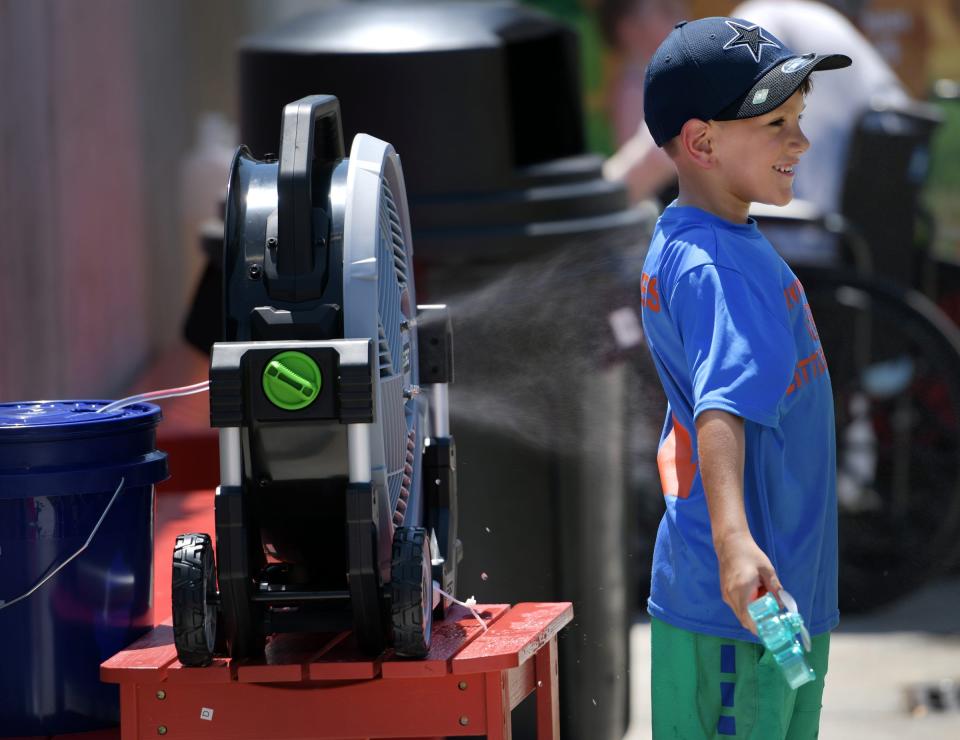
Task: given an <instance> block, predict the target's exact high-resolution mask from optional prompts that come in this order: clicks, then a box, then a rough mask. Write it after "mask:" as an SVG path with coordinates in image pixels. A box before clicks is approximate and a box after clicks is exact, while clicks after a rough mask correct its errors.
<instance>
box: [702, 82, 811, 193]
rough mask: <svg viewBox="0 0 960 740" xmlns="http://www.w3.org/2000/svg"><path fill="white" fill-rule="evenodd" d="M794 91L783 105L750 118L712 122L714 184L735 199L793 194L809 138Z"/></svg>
mask: <svg viewBox="0 0 960 740" xmlns="http://www.w3.org/2000/svg"><path fill="white" fill-rule="evenodd" d="M803 108H804V102H803V93H801V92H800V91H799V90H798V91H797V92H795V93H794V94H793V95H792V96H790V97H789V98H788V99H787V101H786V102H785V103H783V105H781V106H780V107H779V108H775V109H774V110H772V111H770V112H769V113H765V114H764V115H762V116H757V117H755V118H744V119H740V120H735V121H713V122H711V123H712V125H713V126H714V128H715V131H714V137H713V145H714V154H715V157H716V159H715V167H716V173H717V175H718V181H719V184H720V185H721V186H722V187H723V188H724V189H725V190H727V191H728V193H729V194H730V196H732V197H733V198H734V199H735V200H736V201H739V202H740V203H742V204H743V205H744V206H745V207H746V208H749V205H750V203H768V204H770V205H777V206H783V205H786V204H787V203H789V202H790V201H791V200H792V199H793V178H794V175H795V174H796V166H797V164H798V163H799V162H800V157H801V156H802V155H803V153H804V152H805V151H806V150H807V149H808V148H809V147H810V142H809V141H807V138H806V137H805V136H804V135H803V131H801V129H800V118H801V113H802V111H803Z"/></svg>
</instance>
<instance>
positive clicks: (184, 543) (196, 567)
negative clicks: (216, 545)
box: [172, 534, 217, 666]
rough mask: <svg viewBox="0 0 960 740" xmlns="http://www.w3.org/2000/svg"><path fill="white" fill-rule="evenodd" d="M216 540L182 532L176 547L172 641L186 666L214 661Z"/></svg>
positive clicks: (174, 553)
mask: <svg viewBox="0 0 960 740" xmlns="http://www.w3.org/2000/svg"><path fill="white" fill-rule="evenodd" d="M215 573H216V570H215V568H214V560H213V543H212V542H211V541H210V536H209V535H206V534H182V535H180V536H179V537H177V544H176V545H175V546H174V548H173V588H172V602H173V641H174V644H175V645H176V647H177V658H179V660H180V662H181V663H182V664H183V665H185V666H205V665H210V663H211V662H212V661H213V655H214V649H215V642H216V635H217V609H216V607H215V606H212V605H211V604H210V601H211V599H210V598H208V597H209V596H212V595H215V594H216V576H215Z"/></svg>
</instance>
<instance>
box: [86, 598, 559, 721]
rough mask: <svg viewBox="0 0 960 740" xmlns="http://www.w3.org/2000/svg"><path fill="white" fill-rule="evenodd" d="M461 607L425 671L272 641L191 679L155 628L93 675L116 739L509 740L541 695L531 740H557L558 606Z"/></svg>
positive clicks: (325, 644)
mask: <svg viewBox="0 0 960 740" xmlns="http://www.w3.org/2000/svg"><path fill="white" fill-rule="evenodd" d="M477 609H478V611H480V613H481V615H482V616H483V619H484V621H485V622H486V623H487V625H488V629H487V630H486V631H483V629H482V628H481V627H480V625H479V623H478V622H477V621H476V620H475V619H474V618H473V617H472V616H471V615H470V614H469V613H468V612H467V611H466V610H465V609H462V608H460V607H456V608H455V609H454V610H453V611H452V612H451V614H450V615H449V617H448V618H447V619H446V620H444V621H443V622H442V623H439V624H436V625H434V633H433V635H434V637H433V646H432V647H431V650H430V653H429V655H428V656H427V657H426V659H424V660H403V659H400V658H396V657H394V656H393V655H391V654H390V652H389V651H388V652H387V653H385V654H384V655H382V656H381V657H379V658H376V659H374V660H370V659H368V658H364V657H363V656H362V655H361V654H360V653H359V652H358V651H357V649H356V645H355V643H354V641H353V637H352V635H351V634H350V633H349V632H344V633H341V634H338V635H329V634H328V635H282V636H279V637H274V638H273V639H272V640H271V641H270V642H269V643H268V647H267V653H266V656H265V659H263V660H260V661H256V662H239V663H231V662H230V661H229V660H227V659H218V660H217V661H216V662H215V663H214V665H211V666H209V667H206V668H186V667H184V666H182V665H180V663H179V661H178V660H177V659H176V650H175V649H174V646H173V633H172V629H171V628H170V626H169V625H160V626H158V627H156V628H155V629H154V630H153V631H152V632H150V633H148V634H147V635H145V636H144V637H143V638H141V639H140V640H139V641H137V642H136V643H134V644H133V645H131V646H130V647H129V648H127V649H126V650H124V651H122V652H120V653H118V654H117V655H115V656H114V657H113V658H111V659H110V660H108V661H106V662H105V663H104V664H103V665H102V666H101V668H100V675H101V678H102V680H104V681H107V682H112V683H118V684H120V727H121V737H122V738H123V740H128V739H131V738H146V737H157V736H159V735H170V736H171V737H173V738H178V739H179V738H203V739H204V740H212V739H213V738H231V739H232V740H244V739H246V738H249V739H250V740H269V739H272V738H278V739H279V738H317V739H318V740H319V739H320V738H435V737H444V736H456V735H486V736H487V737H488V738H491V739H496V740H508V739H509V738H510V737H511V731H510V716H511V712H512V710H513V709H514V707H516V706H517V705H518V704H519V703H520V702H521V701H522V700H523V699H524V698H526V697H527V696H528V695H530V693H532V692H536V704H537V738H538V740H548V739H549V740H555V739H556V738H559V736H560V735H559V716H558V701H557V633H558V632H559V631H560V630H561V629H562V628H563V627H564V625H566V624H567V623H568V622H569V621H570V620H571V619H572V618H573V606H572V605H571V604H570V603H568V602H563V603H535V604H518V605H516V606H514V607H512V608H511V607H509V606H506V605H503V604H495V605H481V606H478V607H477Z"/></svg>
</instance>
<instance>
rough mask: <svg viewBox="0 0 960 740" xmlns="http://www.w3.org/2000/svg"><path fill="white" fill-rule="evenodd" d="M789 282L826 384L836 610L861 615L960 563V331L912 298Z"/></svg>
mask: <svg viewBox="0 0 960 740" xmlns="http://www.w3.org/2000/svg"><path fill="white" fill-rule="evenodd" d="M797 274H798V275H799V276H800V277H801V279H802V281H803V283H804V287H805V289H806V294H807V297H808V299H809V301H810V306H811V308H812V310H813V314H814V317H815V319H816V322H817V327H818V329H819V333H820V337H821V340H822V343H823V348H824V352H825V354H826V358H827V365H828V367H829V369H830V376H831V379H832V382H833V392H834V407H835V414H836V423H837V467H838V477H837V493H838V500H839V509H840V517H839V540H840V542H839V544H840V552H839V554H840V584H839V586H840V588H839V593H840V608H841V611H846V612H856V611H861V612H862V611H866V610H870V609H873V608H875V607H878V606H881V605H883V604H885V603H888V602H891V601H894V600H895V599H897V598H899V597H901V596H903V595H905V594H906V593H908V592H909V591H911V590H913V589H915V588H917V587H919V586H920V585H922V584H923V583H924V581H926V580H927V579H928V578H930V577H933V576H935V575H936V574H937V573H938V572H943V570H944V569H945V568H948V567H950V565H951V564H952V563H955V562H956V560H957V557H958V555H960V331H958V329H957V327H955V326H953V325H952V324H951V323H950V321H949V320H948V319H947V318H946V316H945V315H944V314H943V313H942V312H941V311H940V310H939V309H937V307H936V306H935V305H933V304H932V303H931V302H930V301H928V300H927V299H926V298H924V296H922V295H921V294H919V293H917V292H916V291H913V290H909V289H905V288H902V287H900V286H898V285H895V284H893V283H890V282H887V281H883V280H877V279H869V278H863V277H858V276H854V275H850V274H844V273H841V272H838V271H834V270H810V269H806V270H803V271H801V270H797Z"/></svg>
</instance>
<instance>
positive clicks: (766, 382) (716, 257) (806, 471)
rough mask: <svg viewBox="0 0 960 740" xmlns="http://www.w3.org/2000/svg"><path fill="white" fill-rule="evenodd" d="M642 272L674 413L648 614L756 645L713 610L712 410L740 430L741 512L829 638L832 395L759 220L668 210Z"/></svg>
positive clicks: (650, 335)
mask: <svg viewBox="0 0 960 740" xmlns="http://www.w3.org/2000/svg"><path fill="white" fill-rule="evenodd" d="M643 273H644V274H643V277H642V285H641V293H642V302H643V326H644V331H645V332H646V337H647V343H648V345H649V347H650V351H651V353H652V355H653V360H654V364H655V365H656V367H657V372H658V374H659V376H660V380H661V382H662V384H663V388H664V390H665V392H666V395H667V401H668V408H667V415H666V420H665V422H664V427H663V432H662V434H661V436H660V446H659V450H658V452H657V465H658V468H659V470H660V480H661V485H662V487H663V493H664V497H665V499H666V506H667V508H666V513H665V514H664V516H663V519H662V521H661V522H660V528H659V530H658V532H657V542H656V547H655V549H654V556H653V576H652V581H651V588H650V599H649V601H648V610H649V612H650V614H652V615H653V616H655V617H657V618H658V619H661V620H663V621H665V622H668V623H670V624H673V625H675V626H677V627H681V628H683V629H687V630H691V631H694V632H702V633H705V634H709V635H716V636H719V637H728V638H734V639H739V640H752V641H754V642H755V641H756V638H755V637H754V636H753V635H752V634H751V633H750V632H748V631H747V630H745V629H744V628H743V627H742V626H741V625H740V622H739V621H738V620H737V618H736V616H735V615H734V613H733V611H732V610H731V609H730V607H728V606H727V605H726V604H725V603H724V602H723V599H722V598H721V595H720V583H719V571H718V564H717V555H716V551H715V550H714V548H713V540H712V536H711V528H710V516H709V514H708V511H707V500H706V496H705V495H704V492H703V482H702V481H701V479H700V471H699V467H698V465H697V460H698V457H697V435H696V427H695V425H694V419H695V418H696V417H697V415H698V414H700V413H701V412H702V411H705V410H707V409H720V410H723V411H727V412H729V413H731V414H735V415H737V416H740V417H742V418H743V419H744V434H745V442H746V456H745V464H744V507H745V509H746V514H747V522H748V524H749V526H750V531H751V533H752V534H753V537H754V539H755V540H756V542H757V544H758V545H759V546H760V548H761V549H762V550H763V551H764V552H765V553H766V554H767V556H768V557H769V558H770V561H771V562H772V563H773V566H774V568H775V569H776V571H777V575H778V577H779V578H780V582H781V583H782V584H783V587H784V588H785V589H787V591H789V592H790V593H791V595H793V597H794V598H795V599H796V600H797V604H798V606H799V609H800V614H801V615H802V616H803V619H804V623H805V624H806V625H807V628H808V629H809V630H810V633H811V634H814V635H816V634H819V633H822V632H826V631H828V630H831V629H833V628H834V627H835V626H836V625H837V622H838V621H839V612H838V610H837V499H836V452H835V448H836V444H835V439H834V437H835V431H834V418H833V393H832V390H831V385H830V374H829V372H828V371H827V364H826V359H825V358H824V355H823V350H822V349H821V347H820V338H819V336H818V335H817V329H816V326H815V324H814V321H813V315H812V314H811V312H810V308H809V306H808V304H807V300H806V296H805V295H804V292H803V287H802V286H801V285H800V282H799V280H797V278H796V276H795V275H794V274H793V272H792V271H791V270H790V268H789V267H788V266H787V264H786V263H785V262H784V261H783V259H782V258H781V257H780V256H779V255H778V254H777V253H776V251H775V250H774V249H773V247H771V246H770V243H769V242H768V241H767V240H766V239H765V238H764V237H763V235H762V234H761V233H760V231H759V229H758V228H757V225H756V222H755V221H753V220H752V219H751V220H750V221H749V222H748V223H745V224H735V223H731V222H730V221H726V220H724V219H722V218H720V217H719V216H715V215H713V214H711V213H708V212H706V211H703V210H701V209H699V208H695V207H692V206H677V205H671V206H670V207H669V208H667V209H666V210H665V211H664V213H663V215H662V216H661V217H660V219H659V221H658V222H657V227H656V229H655V231H654V234H653V238H652V240H651V242H650V250H649V252H648V254H647V257H646V261H645V263H644V269H643Z"/></svg>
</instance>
